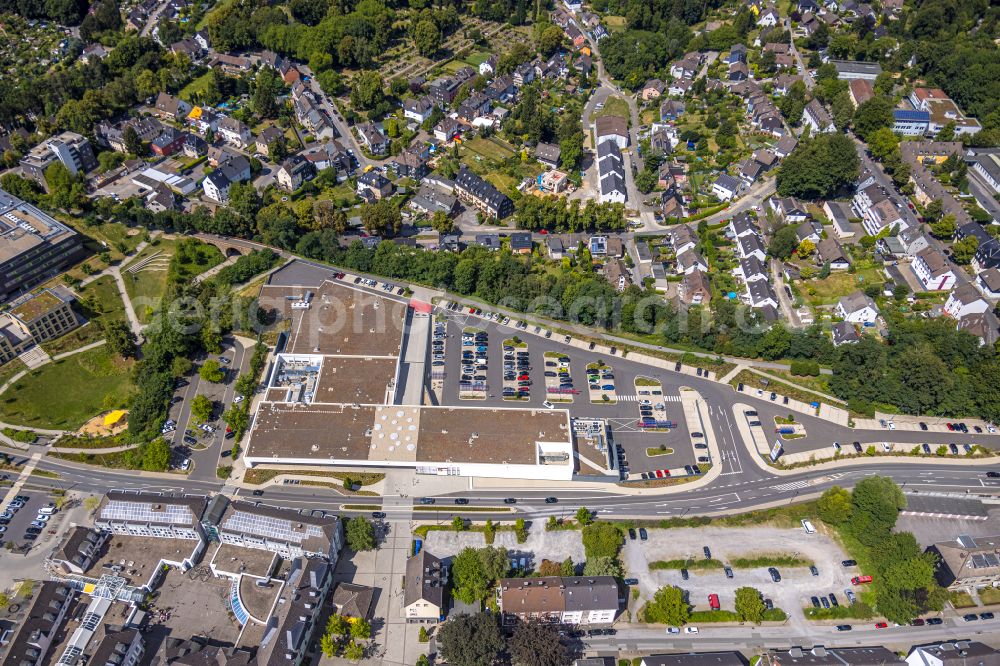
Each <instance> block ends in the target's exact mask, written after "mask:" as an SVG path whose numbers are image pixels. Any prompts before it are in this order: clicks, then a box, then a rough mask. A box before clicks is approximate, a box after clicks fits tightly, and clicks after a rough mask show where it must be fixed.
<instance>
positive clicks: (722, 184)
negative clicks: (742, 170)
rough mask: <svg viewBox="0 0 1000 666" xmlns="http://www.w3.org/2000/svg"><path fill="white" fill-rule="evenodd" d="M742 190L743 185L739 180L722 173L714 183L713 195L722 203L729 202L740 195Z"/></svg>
mask: <svg viewBox="0 0 1000 666" xmlns="http://www.w3.org/2000/svg"><path fill="white" fill-rule="evenodd" d="M742 189H743V184H742V183H741V182H740V181H739V179H737V178H733V177H732V176H730V175H729V174H726V173H720V174H719V177H718V178H716V179H715V182H714V183H712V194H714V195H715V196H717V197H718V198H719V200H721V201H729V200H730V199H732V198H733V197H735V196H736V195H737V194H739V193H740V192H741V191H742Z"/></svg>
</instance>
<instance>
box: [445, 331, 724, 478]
mask: <svg viewBox="0 0 1000 666" xmlns="http://www.w3.org/2000/svg"><path fill="white" fill-rule="evenodd" d="M516 323H517V322H516V321H514V320H510V321H509V322H508V324H507V325H506V326H505V325H503V324H502V323H497V322H492V321H485V320H483V319H481V318H479V317H473V316H469V315H468V314H467V312H466V311H459V312H453V311H448V312H446V315H445V321H444V323H443V324H437V325H436V326H441V327H443V328H444V331H445V332H444V337H442V338H440V339H441V340H442V341H443V342H444V343H445V344H443V345H441V346H439V347H437V349H441V350H443V351H442V353H441V354H439V355H436V356H435V360H434V361H432V363H433V362H438V363H443V364H444V365H439V366H433V365H431V367H432V370H433V371H435V373H436V374H435V377H437V376H438V373H440V372H441V371H443V372H444V380H443V385H444V388H443V391H442V397H441V399H442V403H443V404H446V405H456V404H460V401H461V402H465V400H461V398H460V396H462V397H472V396H475V397H476V398H477V399H478V400H477V402H479V403H482V404H483V405H484V406H486V405H488V406H496V407H534V408H539V409H541V408H544V407H547V406H548V405H546V403H549V404H551V405H553V406H554V407H555V408H559V409H567V410H569V412H570V415H571V416H572V417H574V418H603V419H606V420H607V421H608V424H609V426H610V428H611V432H612V438H613V440H614V443H615V444H616V445H618V446H620V447H621V448H622V450H623V451H624V454H625V455H624V459H625V461H626V464H627V469H628V472H629V474H630V475H631V477H630V478H632V479H637V478H640V475H641V474H642V473H643V472H646V473H649V472H653V471H655V470H657V469H665V468H671V469H678V468H679V469H683V468H684V467H685V465H694V464H695V463H696V457H697V455H706V452H704V451H696V450H694V449H693V448H692V446H691V437H690V433H689V431H688V428H687V425H686V423H685V419H684V414H683V410H682V409H681V405H680V394H679V391H678V388H679V386H678V385H677V384H675V385H673V386H671V385H669V384H668V382H667V381H665V376H666V375H667V374H668V373H667V372H666V371H664V370H661V369H659V368H651V367H648V366H646V365H643V364H640V363H635V362H632V361H629V360H628V359H623V358H613V359H600V358H597V357H595V355H594V354H589V353H587V352H586V351H585V350H581V349H578V348H576V347H570V346H568V345H566V344H564V343H563V336H561V335H558V334H551V335H549V336H548V337H546V335H545V330H544V329H538V333H537V334H536V333H535V330H536V327H534V326H531V327H527V328H523V329H522V328H515V324H516ZM468 329H472V331H471V333H472V337H471V338H469V337H467V338H466V342H468V343H469V344H468V345H465V346H463V345H462V340H463V337H462V336H463V334H467V330H468ZM477 331H479V332H480V333H479V336H480V337H479V338H476V337H475V335H476V332H477ZM467 335H468V334H467ZM515 336H516V337H517V338H518V339H519V340H520V341H521V342H522V343H523V344H525V347H516V348H513V349H509V350H504V349H503V347H504V344H503V343H504V341H508V342H509V341H511V340H512V338H514V337H515ZM507 346H508V347H512V346H513V345H510V344H508V345H507ZM438 356H443V357H444V358H443V359H441V358H438ZM463 356H464V357H465V358H464V359H463ZM505 356H508V357H511V358H505ZM480 358H481V359H483V361H484V363H478V359H480ZM463 360H465V361H471V363H463ZM602 363H603V365H602ZM505 364H507V365H506V367H505ZM595 364H597V365H595ZM463 366H464V368H463ZM547 373H554V374H552V375H549V374H547ZM463 375H464V376H465V377H466V378H467V379H463ZM511 375H513V379H511V378H510V377H511ZM522 377H527V379H522ZM637 377H644V378H648V379H653V380H654V381H658V382H662V385H661V386H659V387H658V388H654V387H651V386H650V387H647V386H642V387H636V378H637ZM648 379H647V381H648ZM523 382H526V383H524V384H522V383H523ZM463 383H470V384H474V388H476V389H477V392H475V393H470V391H469V390H468V388H470V387H469V386H465V387H463ZM591 386H597V387H598V389H597V390H596V391H595V390H592V389H591ZM605 386H610V387H612V388H611V389H607V390H605V389H604V387H605ZM505 389H506V390H507V398H508V399H504V390H505ZM553 389H556V390H555V391H554V390H553ZM639 390H642V391H646V390H648V391H649V392H650V395H648V396H647V395H639V393H638V391H639ZM654 390H658V391H660V395H652V392H653V391H654ZM604 395H607V396H608V400H603V398H602V396H604ZM511 397H519V398H520V399H517V400H511V399H509V398H511ZM570 400H571V401H570ZM641 400H649V405H643V404H641V402H640V401H641ZM658 404H659V405H662V406H663V409H656V410H655V414H656V419H657V421H671V422H672V426H671V427H670V428H647V427H643V426H642V425H641V424H640V423H641V418H642V416H643V413H644V411H645V410H644V408H645V407H649V408H650V409H653V408H654V407H655V406H656V405H658ZM660 446H663V447H666V448H668V449H672V453H669V454H668V455H657V456H653V457H650V456H647V455H646V449H647V448H655V447H660ZM696 454H697V455H696Z"/></svg>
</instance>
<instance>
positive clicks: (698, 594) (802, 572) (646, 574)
mask: <svg viewBox="0 0 1000 666" xmlns="http://www.w3.org/2000/svg"><path fill="white" fill-rule="evenodd" d="M648 532H649V540H648V541H646V542H643V541H639V540H635V541H628V542H627V543H626V545H625V548H624V549H623V551H622V559H623V561H624V562H625V568H626V571H627V572H628V575H629V576H631V577H634V578H638V579H639V590H640V592H641V593H642V597H643V598H644V599H649V598H651V597H652V596H653V594H654V593H655V592H656V590H658V589H659V588H661V587H663V586H665V585H676V586H678V587H681V588H683V589H686V590H688V591H689V592H690V601H691V603H692V604H693V605H694V607H695V609H696V610H708V595H709V594H711V593H715V594H718V595H719V599H720V603H721V605H722V608H724V609H725V608H728V609H730V610H732V608H733V604H734V600H735V590H736V588H738V587H743V586H745V585H749V586H751V587H755V588H757V589H758V590H760V591H761V592H762V593H763V594H764V596H765V597H769V598H770V599H771V600H772V601H774V605H775V606H777V607H779V608H781V609H783V610H785V611H786V612H787V613H788V614H789V617H790V621H791V622H792V624H800V623H802V622H804V618H803V616H802V612H801V608H802V607H803V606H806V605H809V603H810V601H809V598H810V597H811V596H813V595H820V594H829V593H830V592H834V593H836V595H837V599H838V600H839V601H840V602H841V603H847V598H846V596H845V595H844V588H845V587H850V586H851V581H850V578H851V576H853V575H857V573H858V570H857V569H854V568H851V569H845V568H844V567H843V566H842V565H841V561H842V560H844V559H846V558H847V556H846V554H845V553H844V552H843V551H842V550H841V549H840V547H839V546H838V545H837V544H836V543H835V542H834V541H832V540H831V539H830V538H828V537H826V536H824V535H822V534H818V533H817V534H811V535H810V534H806V533H805V532H804V531H803V530H801V529H779V528H773V527H754V528H732V529H728V528H719V527H704V528H683V529H670V530H657V529H651V530H648ZM703 546H708V547H709V548H710V549H711V550H712V557H713V558H715V559H717V560H721V561H722V562H723V563H728V561H729V560H730V559H732V558H735V557H751V556H753V555H755V554H762V553H775V554H777V553H781V554H787V555H797V556H799V557H802V558H804V559H808V560H812V561H813V562H814V563H815V564H816V567H817V568H818V569H819V576H813V575H811V574H810V573H809V570H808V569H806V568H801V569H799V568H796V569H792V568H782V567H779V568H778V570H779V572H780V573H781V582H780V583H774V582H772V581H771V576H770V575H769V574H768V572H767V569H766V568H760V569H736V570H735V571H734V574H735V577H734V578H732V579H728V578H726V576H725V574H724V573H723V571H722V570H721V569H709V570H702V571H695V570H692V571H691V572H690V574H691V575H690V578H689V580H686V581H685V580H683V579H682V578H681V574H680V571H678V570H658V571H650V570H649V563H650V562H652V561H656V560H673V559H680V558H684V557H691V558H693V559H703V558H704V555H703V554H702V547H703ZM803 626H804V625H803Z"/></svg>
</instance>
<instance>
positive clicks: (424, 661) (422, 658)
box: [417, 627, 431, 666]
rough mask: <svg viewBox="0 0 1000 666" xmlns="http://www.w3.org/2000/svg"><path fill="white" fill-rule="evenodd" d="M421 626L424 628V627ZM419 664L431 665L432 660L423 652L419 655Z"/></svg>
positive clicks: (420, 665)
mask: <svg viewBox="0 0 1000 666" xmlns="http://www.w3.org/2000/svg"><path fill="white" fill-rule="evenodd" d="M420 628H421V629H423V627H420ZM425 631H426V630H425ZM417 666H431V662H430V660H429V659H427V655H426V654H422V655H420V656H419V657H417Z"/></svg>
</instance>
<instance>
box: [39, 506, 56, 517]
mask: <svg viewBox="0 0 1000 666" xmlns="http://www.w3.org/2000/svg"><path fill="white" fill-rule="evenodd" d="M55 512H56V508H55V507H54V506H43V507H42V508H41V509H39V510H38V514H39V515H41V516H51V515H53V514H55Z"/></svg>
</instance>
